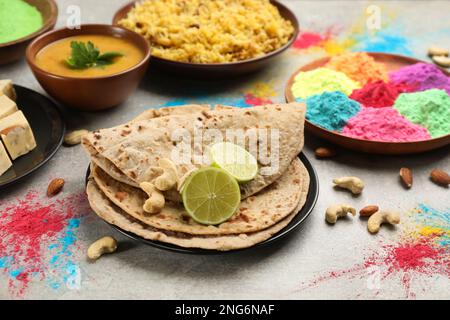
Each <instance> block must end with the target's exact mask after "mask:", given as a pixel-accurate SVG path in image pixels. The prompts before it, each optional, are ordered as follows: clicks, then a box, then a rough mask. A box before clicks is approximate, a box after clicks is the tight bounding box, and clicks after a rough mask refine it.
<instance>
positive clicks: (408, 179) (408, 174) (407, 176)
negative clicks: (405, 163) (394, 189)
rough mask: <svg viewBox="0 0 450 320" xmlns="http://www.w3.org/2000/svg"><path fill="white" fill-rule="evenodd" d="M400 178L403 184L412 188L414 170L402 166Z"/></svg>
mask: <svg viewBox="0 0 450 320" xmlns="http://www.w3.org/2000/svg"><path fill="white" fill-rule="evenodd" d="M400 178H401V179H402V182H403V184H404V185H405V187H407V188H411V187H412V184H413V175H412V171H411V169H409V168H401V169H400Z"/></svg>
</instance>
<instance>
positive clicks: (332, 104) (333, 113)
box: [306, 91, 361, 131]
mask: <svg viewBox="0 0 450 320" xmlns="http://www.w3.org/2000/svg"><path fill="white" fill-rule="evenodd" d="M360 110H361V107H360V105H359V103H358V102H356V101H353V100H351V99H349V98H348V97H347V96H346V95H345V94H344V93H342V92H339V91H334V92H324V93H322V94H320V95H315V96H312V97H310V98H309V99H307V100H306V119H308V120H309V121H311V122H312V123H314V124H316V125H318V126H320V127H322V128H325V129H327V130H332V131H341V130H342V128H343V127H344V126H345V124H346V123H347V120H348V119H350V118H351V117H353V116H354V115H356V114H357V113H358V112H359V111H360Z"/></svg>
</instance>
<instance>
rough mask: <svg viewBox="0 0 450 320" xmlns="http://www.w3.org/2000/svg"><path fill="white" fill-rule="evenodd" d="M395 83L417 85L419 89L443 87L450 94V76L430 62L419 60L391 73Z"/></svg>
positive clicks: (390, 75)
mask: <svg viewBox="0 0 450 320" xmlns="http://www.w3.org/2000/svg"><path fill="white" fill-rule="evenodd" d="M389 77H390V79H391V81H392V82H394V83H407V84H410V85H415V86H416V87H417V88H416V89H417V91H424V90H428V89H442V90H445V91H446V92H447V93H448V94H450V77H448V76H447V75H445V74H444V73H443V72H442V70H441V69H439V68H438V67H437V66H435V65H433V64H430V63H423V62H419V63H416V64H413V65H410V66H407V67H403V68H400V69H398V70H396V71H393V72H391V73H389Z"/></svg>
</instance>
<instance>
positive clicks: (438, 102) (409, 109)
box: [394, 89, 450, 138]
mask: <svg viewBox="0 0 450 320" xmlns="http://www.w3.org/2000/svg"><path fill="white" fill-rule="evenodd" d="M394 108H395V109H397V110H398V111H399V112H400V113H401V114H402V115H403V116H405V117H406V118H407V119H408V120H410V121H411V122H413V123H415V124H419V125H421V126H423V127H425V128H427V129H428V131H429V132H430V135H431V136H432V137H433V138H437V137H440V136H443V135H446V134H449V133H450V121H449V119H450V97H449V96H448V95H447V94H446V92H445V91H443V90H438V89H431V90H426V91H422V92H415V93H402V94H401V95H399V96H398V98H397V100H396V101H395V104H394Z"/></svg>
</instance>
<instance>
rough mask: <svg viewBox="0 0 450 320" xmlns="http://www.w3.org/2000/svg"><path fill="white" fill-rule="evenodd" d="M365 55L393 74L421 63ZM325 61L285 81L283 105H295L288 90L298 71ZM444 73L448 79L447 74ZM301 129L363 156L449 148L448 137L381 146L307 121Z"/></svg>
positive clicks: (385, 143)
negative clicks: (291, 103)
mask: <svg viewBox="0 0 450 320" xmlns="http://www.w3.org/2000/svg"><path fill="white" fill-rule="evenodd" d="M368 54H369V55H370V56H372V57H373V58H374V59H375V60H376V61H377V62H380V63H383V64H385V65H386V67H387V69H388V71H393V70H397V69H399V68H401V67H405V66H408V65H411V64H414V63H417V62H425V61H421V60H417V59H414V58H410V57H405V56H401V55H396V54H389V53H375V52H368ZM329 60H330V58H329V57H325V58H321V59H318V60H315V61H313V62H311V63H308V64H307V65H304V66H303V67H301V68H300V69H299V70H297V71H296V72H295V73H294V74H293V75H292V76H291V77H290V78H289V81H288V83H287V86H286V91H285V96H286V101H287V102H294V101H295V97H294V95H293V94H292V90H291V88H292V85H293V83H294V78H295V76H296V75H297V74H298V73H300V72H302V71H310V70H314V69H317V68H320V67H323V66H324V65H325V64H326V63H327V62H328V61H329ZM444 72H445V71H444ZM445 73H446V74H447V75H448V73H447V72H445ZM305 127H306V129H307V130H309V131H311V132H312V133H313V134H315V135H317V136H318V137H320V138H323V139H325V140H328V141H330V142H332V143H335V144H337V145H340V146H342V147H344V148H348V149H353V150H356V151H362V152H367V153H377V154H390V155H392V154H413V153H421V152H425V151H430V150H433V149H437V148H440V147H443V146H446V145H450V134H448V135H445V136H442V137H438V138H434V139H429V140H422V141H414V142H382V141H370V140H364V139H357V138H352V137H347V136H345V135H343V134H340V133H338V132H334V131H330V130H327V129H324V128H322V127H319V126H317V125H315V124H314V123H312V122H310V121H308V120H306V121H305Z"/></svg>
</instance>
